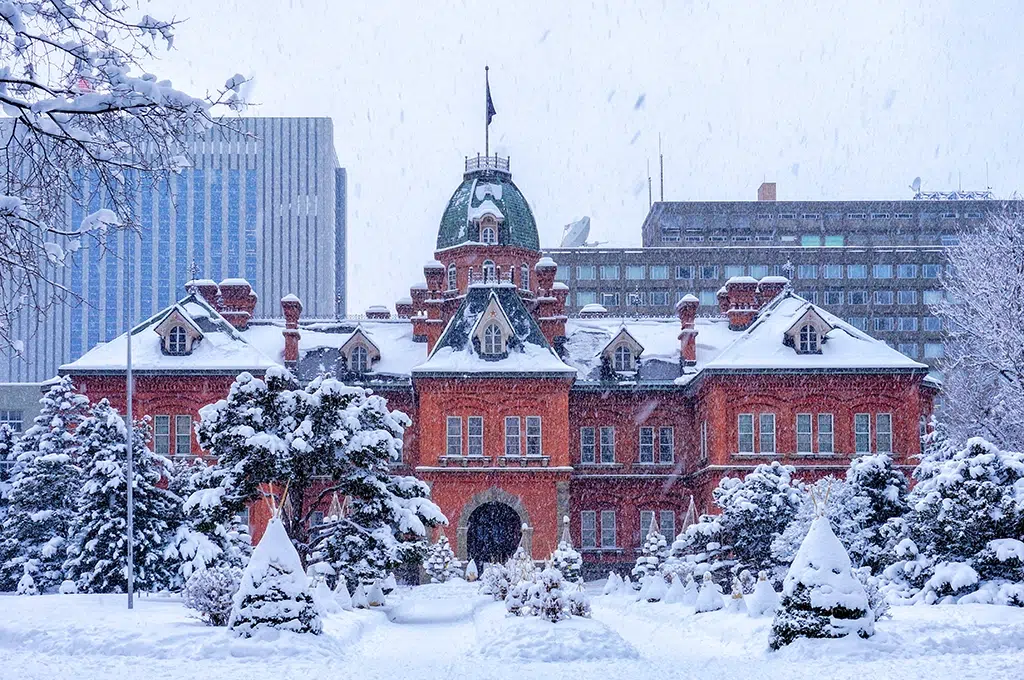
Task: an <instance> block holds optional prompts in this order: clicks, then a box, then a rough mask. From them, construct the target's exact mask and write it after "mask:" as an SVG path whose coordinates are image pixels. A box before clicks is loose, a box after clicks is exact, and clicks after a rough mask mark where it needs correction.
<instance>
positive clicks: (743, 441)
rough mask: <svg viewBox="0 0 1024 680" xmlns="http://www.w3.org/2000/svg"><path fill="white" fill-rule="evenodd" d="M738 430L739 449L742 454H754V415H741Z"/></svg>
mask: <svg viewBox="0 0 1024 680" xmlns="http://www.w3.org/2000/svg"><path fill="white" fill-rule="evenodd" d="M736 428H737V430H738V432H739V442H738V445H739V448H738V451H739V452H740V453H753V452H754V414H753V413H741V414H739V416H738V421H737V423H736Z"/></svg>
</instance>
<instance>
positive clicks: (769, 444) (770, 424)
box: [758, 413, 775, 453]
mask: <svg viewBox="0 0 1024 680" xmlns="http://www.w3.org/2000/svg"><path fill="white" fill-rule="evenodd" d="M759 420H760V423H759V425H760V437H759V440H758V445H759V447H758V448H759V450H760V451H761V453H775V414H774V413H762V414H761V416H760V418H759Z"/></svg>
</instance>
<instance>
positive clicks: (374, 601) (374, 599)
mask: <svg viewBox="0 0 1024 680" xmlns="http://www.w3.org/2000/svg"><path fill="white" fill-rule="evenodd" d="M380 583H381V582H380V581H374V582H373V585H371V586H370V589H369V590H368V591H367V592H366V603H367V604H368V605H370V606H371V607H383V606H384V589H383V588H381V587H380Z"/></svg>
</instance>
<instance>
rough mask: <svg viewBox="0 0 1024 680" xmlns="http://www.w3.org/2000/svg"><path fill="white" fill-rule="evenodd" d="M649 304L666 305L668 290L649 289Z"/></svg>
mask: <svg viewBox="0 0 1024 680" xmlns="http://www.w3.org/2000/svg"><path fill="white" fill-rule="evenodd" d="M651 304H652V305H667V304H668V291H667V290H652V291H651Z"/></svg>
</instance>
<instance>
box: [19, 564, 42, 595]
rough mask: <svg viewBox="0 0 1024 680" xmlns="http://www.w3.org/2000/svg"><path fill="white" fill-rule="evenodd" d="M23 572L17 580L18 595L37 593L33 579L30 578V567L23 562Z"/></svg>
mask: <svg viewBox="0 0 1024 680" xmlns="http://www.w3.org/2000/svg"><path fill="white" fill-rule="evenodd" d="M22 568H23V569H24V573H23V574H22V575H21V578H20V579H19V580H18V590H17V594H18V595H38V594H39V590H38V589H37V588H36V582H35V579H33V578H32V568H31V567H30V566H29V565H28V564H25V565H23V566H22Z"/></svg>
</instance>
